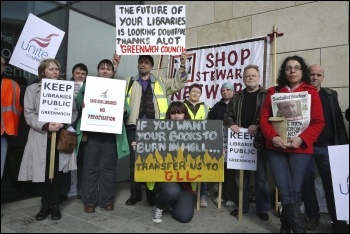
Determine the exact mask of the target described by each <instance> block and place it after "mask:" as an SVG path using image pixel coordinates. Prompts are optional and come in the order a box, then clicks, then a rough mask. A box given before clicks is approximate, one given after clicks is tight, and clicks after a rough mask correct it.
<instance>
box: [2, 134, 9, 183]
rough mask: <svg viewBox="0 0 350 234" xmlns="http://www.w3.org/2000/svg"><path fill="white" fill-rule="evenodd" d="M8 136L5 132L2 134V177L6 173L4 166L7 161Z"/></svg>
mask: <svg viewBox="0 0 350 234" xmlns="http://www.w3.org/2000/svg"><path fill="white" fill-rule="evenodd" d="M7 147H8V144H7V138H6V135H5V133H4V134H3V135H2V136H1V178H2V175H3V173H4V167H5V162H6V154H7Z"/></svg>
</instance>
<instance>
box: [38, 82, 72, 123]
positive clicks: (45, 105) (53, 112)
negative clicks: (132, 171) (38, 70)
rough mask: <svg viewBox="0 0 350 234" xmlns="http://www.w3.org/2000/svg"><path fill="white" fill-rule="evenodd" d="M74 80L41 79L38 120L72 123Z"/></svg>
mask: <svg viewBox="0 0 350 234" xmlns="http://www.w3.org/2000/svg"><path fill="white" fill-rule="evenodd" d="M73 92H74V82H73V81H65V80H53V79H42V83H41V94H40V107H39V118H38V119H39V121H42V122H57V123H72V110H73V104H74V103H73V98H74V96H73Z"/></svg>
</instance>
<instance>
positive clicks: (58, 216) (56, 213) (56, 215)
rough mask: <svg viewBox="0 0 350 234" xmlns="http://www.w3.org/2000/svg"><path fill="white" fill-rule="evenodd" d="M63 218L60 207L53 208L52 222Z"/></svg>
mask: <svg viewBox="0 0 350 234" xmlns="http://www.w3.org/2000/svg"><path fill="white" fill-rule="evenodd" d="M61 218H62V214H61V211H60V207H59V206H58V205H57V206H51V219H52V220H60V219H61Z"/></svg>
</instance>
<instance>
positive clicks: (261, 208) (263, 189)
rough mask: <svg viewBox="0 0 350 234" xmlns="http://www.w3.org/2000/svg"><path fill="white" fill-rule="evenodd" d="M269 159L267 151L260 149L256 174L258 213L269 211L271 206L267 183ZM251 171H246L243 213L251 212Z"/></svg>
mask: <svg viewBox="0 0 350 234" xmlns="http://www.w3.org/2000/svg"><path fill="white" fill-rule="evenodd" d="M266 167H267V159H266V153H265V151H258V157H257V168H256V171H255V172H254V175H255V184H254V189H255V207H256V211H257V212H258V213H267V212H268V211H269V210H270V208H271V201H270V195H269V194H270V193H269V185H268V183H267V171H266V170H267V168H266ZM250 172H251V171H244V179H243V184H244V187H243V211H242V212H243V213H248V212H249V184H250Z"/></svg>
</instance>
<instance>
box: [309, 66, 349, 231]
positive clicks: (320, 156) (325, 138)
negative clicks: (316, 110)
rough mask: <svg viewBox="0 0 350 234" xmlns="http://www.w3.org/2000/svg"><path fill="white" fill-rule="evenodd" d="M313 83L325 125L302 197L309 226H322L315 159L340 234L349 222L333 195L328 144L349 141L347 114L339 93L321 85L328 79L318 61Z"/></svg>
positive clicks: (340, 143) (330, 211)
mask: <svg viewBox="0 0 350 234" xmlns="http://www.w3.org/2000/svg"><path fill="white" fill-rule="evenodd" d="M309 68H310V78H311V83H312V85H313V86H314V87H315V88H317V90H318V93H319V95H320V98H321V102H322V108H323V115H324V120H325V126H324V128H323V130H322V132H321V134H320V135H319V137H318V139H317V141H316V142H315V143H314V146H315V151H314V154H313V156H312V158H311V159H310V162H309V164H308V168H307V171H306V174H305V177H304V182H303V187H302V196H303V201H304V205H305V215H306V216H307V217H308V220H307V221H306V224H305V227H306V229H308V230H314V229H315V228H316V227H317V226H318V225H319V219H320V215H319V210H320V208H319V206H318V203H317V197H316V191H315V182H314V181H315V176H314V175H315V174H314V168H315V162H316V165H317V168H318V171H319V173H320V176H321V179H322V184H323V188H324V191H325V196H326V201H327V209H328V213H329V215H330V216H331V219H332V222H333V224H332V227H333V229H334V230H333V231H334V232H336V233H343V232H346V233H348V232H349V225H347V223H346V222H345V221H338V220H337V214H336V210H335V202H334V196H333V186H332V175H331V168H330V164H329V155H328V146H329V145H344V144H348V142H349V141H348V135H347V133H346V130H345V124H344V120H343V115H342V112H341V109H340V107H339V102H338V94H337V92H336V91H334V90H331V89H329V88H321V83H322V81H323V80H324V77H325V76H324V69H323V67H321V66H320V65H317V64H314V65H311V66H310V67H309Z"/></svg>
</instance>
